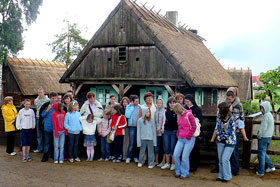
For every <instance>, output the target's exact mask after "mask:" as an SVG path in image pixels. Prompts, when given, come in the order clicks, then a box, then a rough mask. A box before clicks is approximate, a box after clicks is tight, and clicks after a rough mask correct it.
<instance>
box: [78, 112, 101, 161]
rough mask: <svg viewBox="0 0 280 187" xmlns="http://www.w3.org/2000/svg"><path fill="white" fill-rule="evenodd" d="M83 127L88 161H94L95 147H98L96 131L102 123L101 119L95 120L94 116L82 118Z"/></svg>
mask: <svg viewBox="0 0 280 187" xmlns="http://www.w3.org/2000/svg"><path fill="white" fill-rule="evenodd" d="M80 121H81V123H82V126H83V133H84V135H85V139H84V146H85V147H86V148H87V156H88V158H87V160H86V161H92V160H93V156H94V146H96V144H97V142H96V137H95V130H96V125H97V124H98V123H100V122H101V119H96V118H94V115H93V114H89V115H88V116H83V117H80Z"/></svg>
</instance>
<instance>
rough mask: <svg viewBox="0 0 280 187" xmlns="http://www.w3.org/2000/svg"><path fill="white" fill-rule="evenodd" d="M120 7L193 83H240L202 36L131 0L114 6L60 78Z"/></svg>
mask: <svg viewBox="0 0 280 187" xmlns="http://www.w3.org/2000/svg"><path fill="white" fill-rule="evenodd" d="M120 8H123V9H126V10H127V12H129V13H130V14H131V16H133V17H134V18H135V20H136V21H137V23H138V24H139V25H140V26H141V28H142V29H143V30H144V31H145V32H146V34H147V35H148V36H149V37H150V39H151V40H152V41H153V42H154V43H155V45H156V47H157V48H158V49H159V50H160V51H161V52H162V54H163V55H164V56H165V57H166V58H167V59H168V61H169V62H170V63H171V64H172V66H173V67H174V68H175V69H176V71H177V72H178V73H179V74H180V75H181V77H182V79H184V80H185V81H187V83H188V84H189V85H190V86H192V87H216V88H226V87H229V86H236V82H235V81H234V80H233V79H232V78H231V76H230V75H229V74H228V73H227V71H226V70H225V69H224V68H223V67H222V65H221V64H220V63H219V62H218V61H217V60H216V59H215V57H214V56H213V55H212V53H211V52H210V51H209V50H208V48H207V47H206V46H205V45H204V44H203V42H202V38H201V37H199V36H198V35H197V34H194V33H192V32H190V31H188V30H186V29H185V28H182V27H176V26H175V25H173V24H172V23H171V22H169V21H168V20H167V19H166V18H164V17H162V16H160V15H159V14H158V13H155V12H153V11H150V10H148V9H147V8H145V7H144V6H143V7H142V6H139V5H138V4H137V3H135V2H132V1H130V0H122V1H121V2H120V3H119V5H118V6H117V7H116V8H115V10H113V12H112V13H111V14H110V15H109V17H108V18H107V19H106V21H105V22H104V24H103V25H102V26H101V28H100V29H99V30H98V31H97V33H95V35H94V36H93V37H92V39H91V40H90V41H89V42H88V44H87V46H86V47H85V48H84V50H83V51H82V52H81V53H80V54H79V56H78V57H77V59H76V60H75V61H74V62H73V64H72V65H71V66H70V68H69V69H68V70H67V71H66V72H65V74H64V75H63V76H62V78H61V80H60V82H66V79H67V78H68V77H70V76H71V74H72V73H73V72H74V71H75V69H76V68H77V67H78V66H79V64H80V63H81V62H82V61H83V59H84V58H85V57H86V55H87V54H88V53H89V52H90V50H91V49H92V48H93V47H94V45H95V43H94V42H95V39H96V38H97V36H98V33H100V32H101V31H102V29H104V28H105V26H106V23H108V22H109V20H110V19H112V17H113V16H114V14H115V13H116V12H117V11H118V10H119V9H120Z"/></svg>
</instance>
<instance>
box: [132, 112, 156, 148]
mask: <svg viewBox="0 0 280 187" xmlns="http://www.w3.org/2000/svg"><path fill="white" fill-rule="evenodd" d="M147 110H148V108H147V107H142V112H143V115H142V117H141V118H140V119H139V120H138V123H137V147H141V140H151V141H153V144H154V146H157V133H156V126H155V121H154V119H152V118H151V120H150V121H148V120H146V123H144V118H145V115H146V111H147Z"/></svg>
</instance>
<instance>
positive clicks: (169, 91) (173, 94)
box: [164, 85, 175, 96]
mask: <svg viewBox="0 0 280 187" xmlns="http://www.w3.org/2000/svg"><path fill="white" fill-rule="evenodd" d="M164 87H165V89H166V90H167V91H168V93H169V94H170V95H171V96H175V92H174V91H173V90H172V88H170V86H169V85H164Z"/></svg>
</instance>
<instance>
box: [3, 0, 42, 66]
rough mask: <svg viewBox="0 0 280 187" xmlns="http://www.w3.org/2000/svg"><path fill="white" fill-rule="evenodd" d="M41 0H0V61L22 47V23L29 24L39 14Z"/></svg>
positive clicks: (14, 53) (4, 60)
mask: <svg viewBox="0 0 280 187" xmlns="http://www.w3.org/2000/svg"><path fill="white" fill-rule="evenodd" d="M42 1H43V0H1V1H0V63H2V62H6V60H7V56H8V55H16V54H17V53H18V51H20V50H22V49H23V44H24V42H23V37H22V33H23V31H24V28H23V23H24V22H25V23H27V25H30V24H31V23H32V22H34V21H35V20H36V18H37V15H38V14H39V7H40V5H41V4H42Z"/></svg>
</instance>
